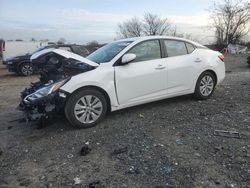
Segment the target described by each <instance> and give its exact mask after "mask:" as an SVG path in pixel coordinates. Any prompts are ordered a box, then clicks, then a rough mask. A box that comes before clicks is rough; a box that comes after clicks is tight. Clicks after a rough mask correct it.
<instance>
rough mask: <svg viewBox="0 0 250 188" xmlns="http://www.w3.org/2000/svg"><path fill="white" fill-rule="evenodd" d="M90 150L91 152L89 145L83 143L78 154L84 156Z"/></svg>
mask: <svg viewBox="0 0 250 188" xmlns="http://www.w3.org/2000/svg"><path fill="white" fill-rule="evenodd" d="M90 152H91V148H90V147H89V145H87V144H85V145H84V146H83V147H82V149H81V151H80V155H81V156H86V155H88V154H89V153H90Z"/></svg>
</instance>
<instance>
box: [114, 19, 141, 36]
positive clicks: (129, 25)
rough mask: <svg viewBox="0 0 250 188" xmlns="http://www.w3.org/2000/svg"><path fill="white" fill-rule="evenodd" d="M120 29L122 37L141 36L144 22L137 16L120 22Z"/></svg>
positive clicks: (119, 33)
mask: <svg viewBox="0 0 250 188" xmlns="http://www.w3.org/2000/svg"><path fill="white" fill-rule="evenodd" d="M118 29H119V31H118V35H119V37H122V38H128V37H139V36H142V34H143V26H142V22H141V21H140V20H139V18H137V17H134V18H131V19H130V20H128V21H125V22H124V23H121V24H118Z"/></svg>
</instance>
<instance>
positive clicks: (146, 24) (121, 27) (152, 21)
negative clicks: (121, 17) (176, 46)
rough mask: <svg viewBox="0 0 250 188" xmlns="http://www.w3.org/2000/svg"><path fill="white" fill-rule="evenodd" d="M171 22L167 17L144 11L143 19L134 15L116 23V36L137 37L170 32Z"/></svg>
mask: <svg viewBox="0 0 250 188" xmlns="http://www.w3.org/2000/svg"><path fill="white" fill-rule="evenodd" d="M172 26H173V25H172V24H171V23H170V22H169V20H168V19H167V18H161V17H159V16H158V15H156V14H151V13H146V14H145V15H144V18H143V19H139V18H138V17H134V18H132V19H130V20H128V21H125V22H123V23H120V24H118V37H119V38H128V37H139V36H145V35H146V36H150V35H167V34H170V33H171V34H172V33H173V31H172V30H173V29H172Z"/></svg>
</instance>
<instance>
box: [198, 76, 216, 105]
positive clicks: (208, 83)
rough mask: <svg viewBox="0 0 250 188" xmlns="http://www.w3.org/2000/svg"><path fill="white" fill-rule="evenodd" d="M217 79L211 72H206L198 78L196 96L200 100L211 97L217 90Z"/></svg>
mask: <svg viewBox="0 0 250 188" xmlns="http://www.w3.org/2000/svg"><path fill="white" fill-rule="evenodd" d="M215 86H216V79H215V76H214V74H212V73H211V72H204V73H202V74H201V75H200V77H199V78H198V80H197V83H196V87H195V97H196V98H197V99H199V100H206V99H209V98H210V97H211V96H212V95H213V93H214V90H215Z"/></svg>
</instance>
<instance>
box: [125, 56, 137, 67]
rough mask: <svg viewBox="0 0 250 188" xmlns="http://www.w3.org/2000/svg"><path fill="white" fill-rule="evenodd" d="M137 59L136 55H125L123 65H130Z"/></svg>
mask: <svg viewBox="0 0 250 188" xmlns="http://www.w3.org/2000/svg"><path fill="white" fill-rule="evenodd" d="M135 58H136V55H135V54H125V55H124V56H123V57H122V64H123V65H125V64H128V63H130V62H132V61H134V60H135Z"/></svg>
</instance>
